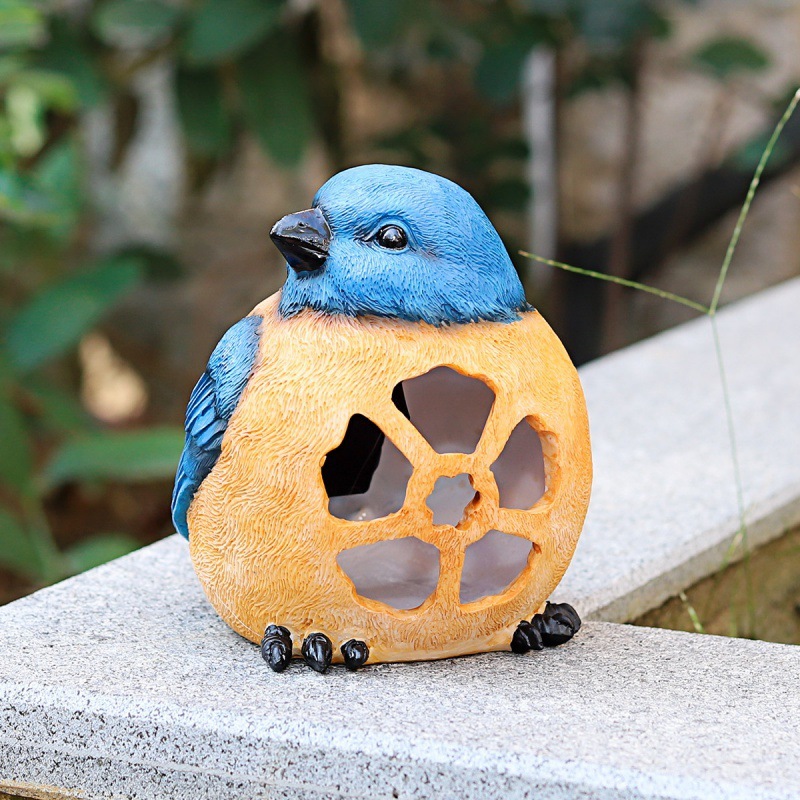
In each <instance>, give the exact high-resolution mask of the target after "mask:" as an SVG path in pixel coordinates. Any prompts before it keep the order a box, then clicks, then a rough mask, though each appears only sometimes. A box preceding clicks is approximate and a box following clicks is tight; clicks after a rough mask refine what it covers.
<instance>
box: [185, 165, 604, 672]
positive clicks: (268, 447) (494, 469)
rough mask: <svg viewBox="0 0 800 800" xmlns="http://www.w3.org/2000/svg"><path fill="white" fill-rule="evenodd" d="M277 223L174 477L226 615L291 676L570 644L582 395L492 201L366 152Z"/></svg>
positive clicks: (200, 561) (192, 408) (201, 388)
mask: <svg viewBox="0 0 800 800" xmlns="http://www.w3.org/2000/svg"><path fill="white" fill-rule="evenodd" d="M271 236H272V239H273V241H274V242H275V244H276V245H277V247H278V248H279V249H280V250H281V252H282V253H283V254H284V255H285V257H286V261H287V279H286V283H285V285H284V287H283V289H282V290H281V291H280V292H278V293H277V294H275V295H273V296H272V297H269V298H267V299H266V300H264V301H263V302H261V303H260V304H259V305H257V306H256V307H255V308H254V309H253V311H252V312H251V314H250V315H249V316H248V317H246V318H245V319H243V320H242V321H240V322H239V323H237V324H236V325H234V326H233V327H232V328H231V329H230V330H229V331H228V332H227V333H226V334H225V335H224V336H223V338H222V340H221V341H220V343H219V345H217V347H216V349H215V350H214V352H213V354H212V355H211V358H210V360H209V363H208V367H207V368H206V371H205V372H204V373H203V375H202V377H201V378H200V380H199V382H198V383H197V386H196V387H195V389H194V391H193V392H192V395H191V398H190V400H189V406H188V409H187V414H186V446H185V449H184V452H183V456H182V458H181V462H180V466H179V468H178V474H177V477H176V481H175V492H174V495H173V504H172V510H173V519H174V522H175V526H176V528H177V529H178V530H179V531H180V532H181V533H182V534H183V535H184V536H186V537H188V539H189V547H190V552H191V557H192V561H193V563H194V567H195V570H196V572H197V575H198V577H199V579H200V582H201V584H202V586H203V588H204V590H205V592H206V594H207V596H208V598H209V600H210V601H211V603H212V604H213V606H214V608H215V609H216V610H217V612H218V613H219V614H220V616H221V617H222V618H223V619H224V620H225V621H226V622H227V623H228V624H229V625H230V626H231V627H232V628H233V629H234V630H236V631H237V632H238V633H240V634H241V635H242V636H244V637H246V638H248V639H250V640H252V641H254V642H257V643H261V647H262V653H263V655H264V658H265V659H266V660H267V662H268V663H269V664H270V666H271V667H272V668H273V669H274V670H276V671H281V670H283V669H284V668H285V667H286V666H287V665H288V663H289V661H290V660H291V658H292V657H293V656H297V657H302V658H303V659H304V660H305V661H306V663H307V664H308V665H309V666H311V667H312V668H314V669H316V670H318V671H324V670H325V669H327V667H328V666H329V665H330V663H331V662H343V663H344V664H345V665H346V666H347V667H349V668H356V667H359V666H361V665H363V664H365V663H370V662H380V661H410V660H420V659H434V658H445V657H449V656H458V655H464V654H467V653H478V652H485V651H492V650H509V649H511V650H514V651H515V652H526V651H528V650H532V649H533V650H538V649H541V648H542V647H543V646H545V645H555V644H560V643H562V642H564V641H566V640H568V639H569V638H570V637H571V636H572V635H573V634H574V633H575V632H576V631H577V629H578V627H579V626H580V620H579V618H578V615H577V614H576V613H575V611H574V610H573V609H572V608H571V607H570V606H568V605H566V604H563V605H552V604H547V603H546V600H547V598H548V596H549V595H550V593H551V592H552V591H553V589H554V588H555V586H556V584H557V583H558V582H559V580H560V579H561V576H562V575H563V574H564V571H565V570H566V568H567V565H568V564H569V562H570V559H571V558H572V554H573V551H574V550H575V546H576V543H577V540H578V536H579V534H580V531H581V527H582V525H583V520H584V516H585V514H586V508H587V505H588V502H589V491H590V485H591V455H590V448H589V432H588V425H587V419H586V409H585V405H584V400H583V394H582V391H581V387H580V383H579V381H578V375H577V372H576V371H575V368H574V367H573V365H572V363H571V362H570V360H569V357H568V356H567V354H566V352H565V350H564V348H563V346H562V345H561V343H560V342H559V340H558V338H557V337H556V336H555V334H554V333H553V332H552V330H551V329H550V327H549V326H548V325H547V323H546V322H545V321H544V319H543V318H542V317H541V315H540V314H539V313H538V312H537V311H535V310H534V309H533V308H532V307H531V306H529V305H528V304H527V302H526V301H525V297H524V294H523V290H522V286H521V284H520V282H519V279H518V277H517V274H516V272H515V270H514V267H513V265H512V263H511V260H510V259H509V257H508V254H507V252H506V250H505V248H504V246H503V244H502V242H501V241H500V238H499V236H498V235H497V232H496V231H495V229H494V228H493V227H492V225H491V223H490V222H489V220H488V219H487V218H486V216H485V215H484V213H483V212H482V211H481V209H480V207H479V206H478V205H477V203H475V201H474V200H473V199H472V197H470V195H469V194H467V193H466V192H465V191H464V190H463V189H461V188H460V187H458V186H456V185H455V184H454V183H451V182H450V181H448V180H445V179H444V178H440V177H438V176H436V175H431V174H429V173H426V172H421V171H419V170H414V169H408V168H404V167H394V166H380V165H373V166H364V167H356V168H354V169H350V170H346V171H345V172H342V173H340V174H338V175H336V176H334V177H333V178H331V179H330V180H329V181H328V182H327V183H326V184H325V185H324V186H323V187H322V188H321V189H320V191H319V192H318V193H317V196H316V197H315V198H314V202H313V207H312V208H311V209H309V210H307V211H301V212H299V213H297V214H290V215H289V216H286V217H284V218H283V219H281V220H280V221H279V222H278V223H277V224H276V225H275V227H274V228H273V230H272V233H271Z"/></svg>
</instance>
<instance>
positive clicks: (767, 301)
mask: <svg viewBox="0 0 800 800" xmlns="http://www.w3.org/2000/svg"><path fill="white" fill-rule="evenodd" d="M798 302H800V281H794V282H791V283H788V284H785V285H784V286H782V287H779V288H778V289H775V290H771V291H769V292H767V293H765V294H763V295H761V296H759V297H756V298H754V299H752V300H748V301H746V302H744V303H742V304H740V305H738V306H736V307H734V308H732V309H730V310H729V311H726V312H725V313H724V314H723V315H722V318H721V320H720V325H721V331H722V337H723V345H724V346H725V348H726V352H727V362H728V370H729V377H730V381H731V386H732V401H733V405H734V409H735V412H736V415H737V424H738V433H739V446H740V451H741V455H742V462H743V467H744V474H745V479H746V483H747V504H748V508H749V516H750V519H751V522H752V523H753V527H752V529H751V539H752V541H753V542H756V541H766V540H767V539H769V538H772V537H774V536H777V535H778V534H779V533H780V532H781V531H782V530H783V529H784V527H786V526H788V525H789V524H792V523H793V522H797V520H798V516H800V514H799V509H798V505H800V504H799V503H798V498H800V465H799V464H798V459H797V457H796V454H797V453H798V452H800V446H799V445H800V430H799V428H800V426H799V425H798V420H800V416H799V415H798V413H797V412H798V410H800V401H799V400H798V398H800V370H798V369H797V366H798V359H800V318H799V317H798V315H797V313H796V310H795V309H796V307H797V304H798ZM707 324H708V323H707V320H701V321H700V322H699V323H693V324H690V325H687V326H685V327H682V328H681V329H679V330H676V331H673V332H670V333H667V334H665V335H662V336H660V337H658V338H656V339H653V340H651V341H649V342H645V343H643V344H641V345H638V346H636V347H634V348H631V349H630V350H628V351H625V352H622V353H620V354H618V355H614V356H611V357H609V358H606V359H604V360H603V361H601V362H598V363H596V364H594V365H591V366H589V367H587V368H586V369H585V370H584V371H583V378H584V381H585V385H586V390H587V396H588V399H589V404H590V413H591V417H592V425H593V435H594V443H595V454H596V472H597V483H596V489H595V493H594V498H593V502H592V508H591V511H590V518H589V522H588V525H587V529H586V533H585V534H584V537H583V538H582V540H581V542H582V543H581V545H580V546H579V550H578V553H577V555H576V559H575V561H574V562H573V566H572V567H571V569H570V571H569V573H568V575H567V579H566V580H565V582H564V584H562V586H563V589H560V590H559V593H558V594H559V596H562V597H569V598H570V599H571V600H572V601H574V602H575V603H576V605H577V606H578V608H579V609H580V610H581V611H582V612H583V613H584V615H586V612H590V616H595V617H607V618H615V619H627V618H631V617H632V616H635V615H636V614H638V613H640V612H641V611H643V610H646V608H648V607H651V606H652V605H654V604H656V603H657V602H659V598H661V599H663V598H664V597H666V596H667V595H668V594H670V593H673V592H674V591H676V590H678V589H681V588H684V587H685V586H686V585H688V584H689V583H691V582H693V581H694V580H696V579H697V577H701V576H702V575H703V574H706V573H707V572H711V571H714V570H715V569H716V568H717V567H718V566H719V563H720V561H721V558H722V554H723V551H724V549H725V548H726V547H727V543H728V542H729V540H730V538H731V536H732V534H733V533H734V531H735V530H736V527H737V521H736V505H735V496H734V490H733V483H732V477H731V471H730V460H729V455H728V449H727V448H728V441H727V435H726V432H725V427H724V417H723V416H722V412H721V395H720V392H719V383H718V379H717V377H716V373H715V366H714V361H713V348H712V343H711V338H710V332H709V331H708V328H707ZM0 653H2V656H0V791H2V790H5V791H7V792H16V793H18V794H25V795H30V796H48V797H52V796H59V797H64V796H74V797H84V798H90V799H93V798H98V799H99V798H159V800H161V799H162V798H169V799H172V798H174V799H175V800H182V799H183V798H187V799H188V798H191V800H203V798H209V799H211V798H213V799H214V800H217V799H219V800H222V799H223V798H248V800H249V798H257V797H268V798H272V797H283V798H304V797H331V798H366V797H381V798H384V797H385V798H392V797H396V798H426V797H436V798H459V800H461V798H467V797H480V798H495V797H504V798H523V797H534V796H535V797H536V798H545V799H548V798H552V799H553V800H555V798H599V799H600V800H603V799H604V798H681V799H684V798H712V797H713V798H790V797H797V796H800V692H798V683H797V681H798V677H797V676H798V674H800V648H797V647H792V646H787V645H774V644H767V643H761V642H750V641H744V640H732V639H722V638H716V637H706V636H697V635H693V634H684V633H676V632H669V631H656V630H651V629H642V628H629V627H626V626H620V625H609V624H603V623H589V624H587V625H585V626H584V629H583V630H582V631H581V632H580V634H579V635H578V637H576V639H575V640H573V641H572V642H570V643H569V644H567V645H565V646H564V647H562V648H559V649H556V650H547V651H544V652H541V653H531V654H529V655H527V656H514V655H512V654H494V655H487V656H475V657H470V658H463V659H458V660H452V661H447V662H438V663H428V664H407V665H395V666H391V665H390V666H376V667H370V668H367V669H365V670H363V671H361V672H359V673H356V674H350V673H347V672H345V671H344V670H342V669H340V668H335V669H333V670H332V671H331V672H330V673H329V674H328V675H325V676H319V675H317V674H315V673H312V672H311V671H310V670H307V669H305V668H303V667H301V666H299V665H296V666H293V667H292V668H291V669H290V670H289V671H288V672H287V673H284V674H283V675H274V674H273V673H271V672H270V671H269V670H268V669H267V668H266V666H265V665H264V664H263V662H262V661H261V659H260V655H259V653H258V649H257V648H256V647H254V646H253V645H250V644H249V643H247V642H245V641H243V640H242V639H240V638H239V637H238V636H237V635H236V634H234V633H233V632H232V631H231V630H229V629H228V628H227V626H226V625H225V624H224V623H222V622H221V621H220V620H219V619H218V618H217V617H216V615H215V614H214V612H213V611H212V609H211V608H210V606H209V605H208V603H207V602H206V601H205V599H204V597H203V595H202V592H201V590H200V588H199V585H198V583H197V581H196V579H195V577H194V574H193V572H192V569H191V565H190V563H189V558H188V552H187V548H186V545H185V543H184V542H183V541H182V540H180V539H179V538H178V537H171V538H170V539H167V540H166V541H164V542H160V543H158V544H156V545H153V546H151V547H149V548H145V549H144V550H142V551H139V552H138V553H135V554H133V555H131V556H128V557H126V558H123V559H120V560H118V561H116V562H114V563H112V564H109V565H107V566H105V567H101V568H99V569H97V570H94V571H92V572H89V573H86V574H85V575H82V576H80V577H78V578H74V579H72V580H70V581H66V582H64V583H62V584H60V585H58V586H55V587H52V588H50V589H46V590H44V591H41V592H38V593H37V594H35V595H32V596H30V597H28V598H25V599H23V600H20V601H18V602H16V603H12V604H11V605H9V606H6V607H4V608H0Z"/></svg>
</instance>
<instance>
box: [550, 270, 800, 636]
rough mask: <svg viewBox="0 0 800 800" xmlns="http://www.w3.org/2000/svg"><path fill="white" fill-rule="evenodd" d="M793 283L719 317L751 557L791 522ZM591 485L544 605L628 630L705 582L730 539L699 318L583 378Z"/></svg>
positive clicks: (797, 500) (730, 498) (717, 391)
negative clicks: (557, 581)
mask: <svg viewBox="0 0 800 800" xmlns="http://www.w3.org/2000/svg"><path fill="white" fill-rule="evenodd" d="M798 307H800V279H794V280H791V281H787V282H786V283H784V284H782V285H780V286H777V287H775V288H773V289H770V290H768V291H765V292H762V293H760V294H758V295H755V296H754V297H751V298H749V299H747V300H745V301H742V302H739V303H736V304H734V305H732V306H729V307H728V308H726V309H724V310H723V311H722V312H720V314H719V316H718V324H719V330H720V339H721V342H722V347H723V350H724V357H725V365H726V370H727V374H728V382H729V385H730V394H731V403H732V406H733V411H734V416H735V421H736V435H737V444H738V449H739V458H740V463H741V468H742V475H743V479H744V483H745V505H746V508H747V520H748V525H749V541H750V546H751V547H756V546H758V545H759V544H764V543H765V542H767V541H769V540H770V539H773V538H775V537H777V536H780V535H781V534H782V533H784V532H785V531H787V530H788V529H789V528H792V527H796V526H797V525H798V524H800V458H798V453H800V424H798V408H800V405H798V398H800V314H798V313H797V308H798ZM581 380H582V381H583V385H584V389H585V391H586V399H587V403H588V406H589V422H590V427H591V432H592V451H593V457H594V465H595V481H594V487H593V490H592V501H591V504H590V506H589V515H588V517H587V520H586V527H585V529H584V532H583V534H582V535H581V539H580V542H579V544H578V549H577V551H576V553H575V558H574V559H573V562H572V565H571V566H570V568H569V570H568V572H567V574H566V576H565V577H564V580H563V582H562V583H561V585H560V586H559V587H558V589H557V590H556V595H555V599H561V600H568V601H569V602H571V603H573V604H574V605H575V607H576V608H578V609H579V610H581V611H582V613H583V614H584V616H586V617H587V618H590V619H598V620H607V621H612V622H626V621H627V620H630V619H633V618H635V617H638V616H640V615H641V614H643V613H644V612H645V611H649V610H650V609H651V608H655V607H656V606H659V605H661V603H663V602H664V601H665V600H667V599H668V598H669V597H673V596H674V595H675V594H677V593H678V592H679V591H680V590H681V589H685V588H686V587H687V586H690V585H691V584H693V583H696V582H697V581H698V580H700V579H701V578H704V577H705V576H707V575H709V574H711V573H713V572H716V571H717V570H718V569H719V568H720V565H721V564H722V563H723V559H724V558H725V554H726V552H727V551H728V548H729V545H730V543H731V541H732V540H733V537H734V536H735V535H736V533H737V531H738V529H739V519H738V512H737V504H736V492H735V483H734V477H733V467H732V462H731V454H730V441H729V438H728V431H727V426H726V420H725V414H724V406H723V395H722V390H721V385H720V379H719V375H718V372H717V365H716V361H715V357H714V344H713V339H712V335H711V328H710V322H709V320H708V319H705V318H701V319H698V320H695V321H693V322H690V323H687V324H685V325H681V326H679V327H677V328H674V329H673V330H670V331H666V332H665V333H662V334H659V335H658V336H655V337H653V338H652V339H648V340H646V341H644V342H640V343H639V344H636V345H633V346H632V347H629V348H626V349H625V350H621V351H619V352H617V353H614V354H612V355H610V356H606V357H605V358H602V359H599V360H598V361H595V362H593V363H592V364H588V365H587V366H585V367H583V368H582V369H581Z"/></svg>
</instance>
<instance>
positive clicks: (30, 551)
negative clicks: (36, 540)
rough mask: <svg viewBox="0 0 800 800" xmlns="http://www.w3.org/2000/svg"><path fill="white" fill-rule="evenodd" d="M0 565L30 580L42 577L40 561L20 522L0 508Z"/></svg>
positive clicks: (30, 539)
mask: <svg viewBox="0 0 800 800" xmlns="http://www.w3.org/2000/svg"><path fill="white" fill-rule="evenodd" d="M0 564H2V566H4V567H6V568H7V569H11V570H13V571H14V572H19V573H22V574H23V575H27V576H29V577H31V578H38V577H40V576H41V575H42V571H43V570H42V566H43V565H42V561H41V558H40V557H39V553H38V551H37V550H36V547H35V545H34V544H33V540H32V538H31V537H30V536H29V535H28V532H27V531H26V530H25V528H24V527H23V526H22V525H21V524H20V522H19V521H18V520H17V519H16V518H15V517H13V516H12V515H11V514H9V513H8V512H7V511H6V510H4V509H2V508H0Z"/></svg>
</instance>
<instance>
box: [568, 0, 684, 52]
mask: <svg viewBox="0 0 800 800" xmlns="http://www.w3.org/2000/svg"><path fill="white" fill-rule="evenodd" d="M580 6H581V7H580V9H579V10H578V14H577V19H576V24H577V27H578V30H579V31H580V34H581V37H582V38H583V39H584V40H585V42H586V44H587V45H588V47H589V50H590V51H591V52H593V53H600V54H606V55H610V54H618V55H619V54H620V53H621V52H622V51H624V50H625V49H626V48H628V47H630V45H631V44H632V43H633V42H634V41H635V40H636V39H642V38H645V37H648V36H653V37H655V38H664V36H666V35H667V33H668V32H669V30H670V23H669V20H668V19H667V17H665V16H664V15H662V14H661V13H659V12H658V11H657V10H656V9H655V8H653V7H651V5H650V4H649V3H647V2H643V0H614V2H606V3H599V2H596V0H585V2H582V3H581V4H580Z"/></svg>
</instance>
